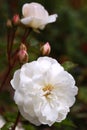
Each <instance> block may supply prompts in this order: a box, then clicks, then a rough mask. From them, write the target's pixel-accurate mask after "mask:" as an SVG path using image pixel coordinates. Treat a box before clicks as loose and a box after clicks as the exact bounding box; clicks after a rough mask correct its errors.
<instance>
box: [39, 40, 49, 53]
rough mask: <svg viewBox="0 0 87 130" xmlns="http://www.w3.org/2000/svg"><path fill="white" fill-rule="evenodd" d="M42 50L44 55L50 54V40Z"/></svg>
mask: <svg viewBox="0 0 87 130" xmlns="http://www.w3.org/2000/svg"><path fill="white" fill-rule="evenodd" d="M40 51H41V53H42V55H49V54H50V51H51V46H50V44H49V42H47V43H45V44H44V45H43V46H42V47H41V48H40Z"/></svg>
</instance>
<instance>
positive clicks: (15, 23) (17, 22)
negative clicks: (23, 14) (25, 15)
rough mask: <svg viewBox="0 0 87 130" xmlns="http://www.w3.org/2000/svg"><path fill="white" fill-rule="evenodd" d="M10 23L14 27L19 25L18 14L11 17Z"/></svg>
mask: <svg viewBox="0 0 87 130" xmlns="http://www.w3.org/2000/svg"><path fill="white" fill-rule="evenodd" d="M12 22H13V24H14V25H18V24H19V23H20V17H19V15H18V14H15V15H14V16H13V19H12Z"/></svg>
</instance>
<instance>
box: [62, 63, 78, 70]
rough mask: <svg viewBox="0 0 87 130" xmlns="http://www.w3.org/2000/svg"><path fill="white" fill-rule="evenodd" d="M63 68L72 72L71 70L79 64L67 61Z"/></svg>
mask: <svg viewBox="0 0 87 130" xmlns="http://www.w3.org/2000/svg"><path fill="white" fill-rule="evenodd" d="M62 66H63V67H64V69H65V70H67V71H68V70H70V69H73V68H75V67H76V66H77V64H74V63H73V62H71V61H66V62H64V63H63V64H62Z"/></svg>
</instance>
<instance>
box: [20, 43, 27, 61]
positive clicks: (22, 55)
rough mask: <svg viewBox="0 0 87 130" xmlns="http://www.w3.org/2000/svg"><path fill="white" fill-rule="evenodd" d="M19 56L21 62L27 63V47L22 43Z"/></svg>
mask: <svg viewBox="0 0 87 130" xmlns="http://www.w3.org/2000/svg"><path fill="white" fill-rule="evenodd" d="M18 58H19V61H20V63H25V62H27V61H28V53H27V48H26V46H25V45H24V44H21V45H20V50H19V52H18Z"/></svg>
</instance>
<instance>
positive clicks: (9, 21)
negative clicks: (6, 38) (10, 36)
mask: <svg viewBox="0 0 87 130" xmlns="http://www.w3.org/2000/svg"><path fill="white" fill-rule="evenodd" d="M6 25H7V27H8V28H11V27H12V22H11V20H10V19H8V20H7V22H6Z"/></svg>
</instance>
